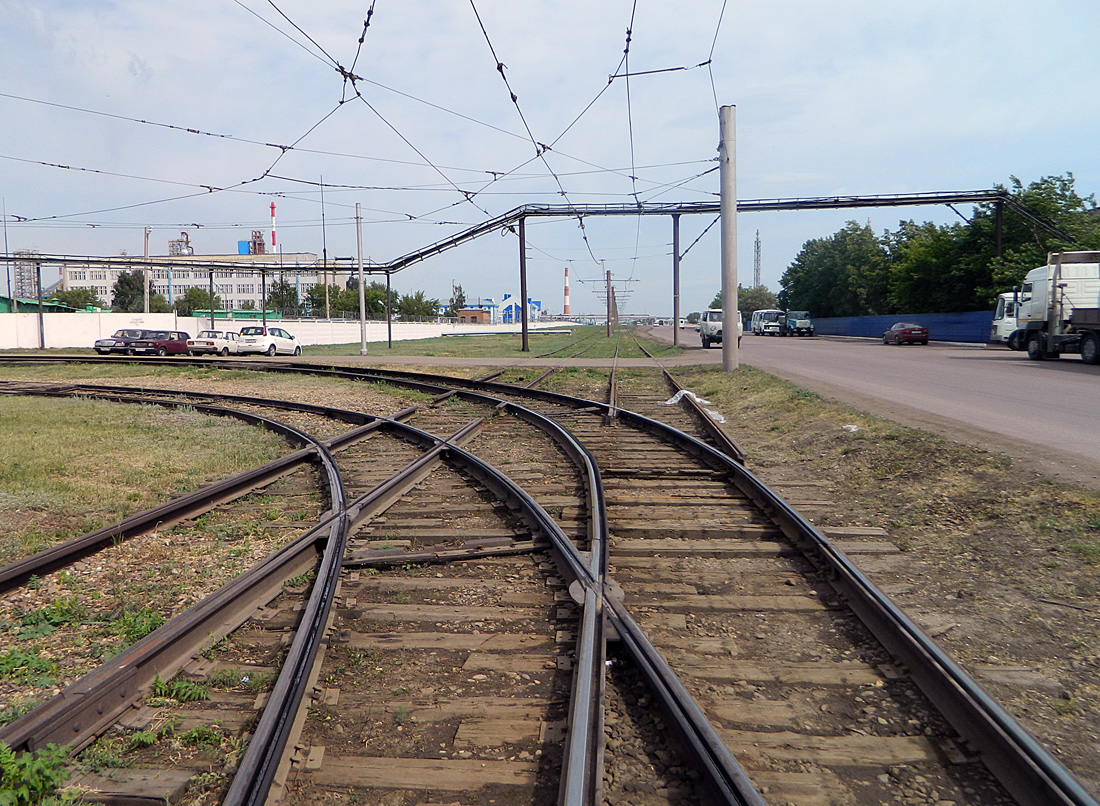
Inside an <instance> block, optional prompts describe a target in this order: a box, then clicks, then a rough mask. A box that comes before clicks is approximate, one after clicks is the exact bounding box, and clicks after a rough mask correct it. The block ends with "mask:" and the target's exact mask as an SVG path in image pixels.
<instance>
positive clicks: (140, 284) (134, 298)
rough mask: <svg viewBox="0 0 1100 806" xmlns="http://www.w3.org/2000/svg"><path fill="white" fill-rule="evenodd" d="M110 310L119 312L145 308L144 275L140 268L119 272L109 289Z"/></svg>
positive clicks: (135, 311) (136, 311) (134, 311)
mask: <svg viewBox="0 0 1100 806" xmlns="http://www.w3.org/2000/svg"><path fill="white" fill-rule="evenodd" d="M111 310H113V311H118V312H121V313H140V312H142V311H144V310H145V275H144V274H143V273H142V272H141V271H140V270H135V271H124V272H120V273H119V275H118V279H117V280H115V284H114V287H113V288H112V289H111Z"/></svg>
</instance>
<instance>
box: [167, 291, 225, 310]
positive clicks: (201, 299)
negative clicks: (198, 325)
mask: <svg viewBox="0 0 1100 806" xmlns="http://www.w3.org/2000/svg"><path fill="white" fill-rule="evenodd" d="M221 306H222V300H221V297H219V296H218V295H217V294H215V295H214V305H213V309H214V310H218V309H220V308H221ZM209 310H211V305H210V292H209V291H207V290H206V289H205V288H199V287H198V286H191V287H190V288H188V289H187V291H185V292H184V294H183V296H181V297H178V298H177V299H176V313H178V314H179V315H180V316H191V315H193V314H194V313H195V311H209Z"/></svg>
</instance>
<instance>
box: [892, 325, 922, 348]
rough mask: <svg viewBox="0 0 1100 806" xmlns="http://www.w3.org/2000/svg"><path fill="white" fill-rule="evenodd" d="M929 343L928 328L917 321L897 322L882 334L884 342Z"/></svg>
mask: <svg viewBox="0 0 1100 806" xmlns="http://www.w3.org/2000/svg"><path fill="white" fill-rule="evenodd" d="M891 342H893V343H894V344H928V328H926V327H922V326H921V325H918V324H916V323H915V322H896V323H895V324H894V325H892V326H891V327H890V329H889V330H887V331H886V332H885V333H883V334H882V343H883V344H890V343H891Z"/></svg>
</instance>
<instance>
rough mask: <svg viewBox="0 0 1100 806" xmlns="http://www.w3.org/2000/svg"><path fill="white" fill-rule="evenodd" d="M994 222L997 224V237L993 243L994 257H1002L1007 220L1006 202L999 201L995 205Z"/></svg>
mask: <svg viewBox="0 0 1100 806" xmlns="http://www.w3.org/2000/svg"><path fill="white" fill-rule="evenodd" d="M993 212H994V217H993V220H994V223H995V226H996V230H995V239H994V243H993V255H994V257H1000V256H1001V254H1002V253H1003V251H1004V221H1005V204H1004V202H997V203H996V204H994V205H993Z"/></svg>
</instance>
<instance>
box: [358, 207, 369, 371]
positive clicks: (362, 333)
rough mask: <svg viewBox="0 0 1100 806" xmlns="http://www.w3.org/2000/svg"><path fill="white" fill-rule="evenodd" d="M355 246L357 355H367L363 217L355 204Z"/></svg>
mask: <svg viewBox="0 0 1100 806" xmlns="http://www.w3.org/2000/svg"><path fill="white" fill-rule="evenodd" d="M355 246H356V248H357V249H358V250H359V253H358V254H359V355H366V354H367V292H366V289H365V288H364V287H363V217H362V215H361V214H360V212H359V202H356V203H355Z"/></svg>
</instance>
